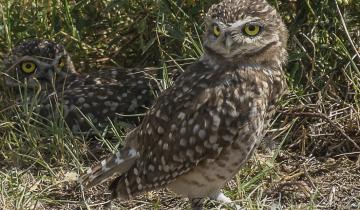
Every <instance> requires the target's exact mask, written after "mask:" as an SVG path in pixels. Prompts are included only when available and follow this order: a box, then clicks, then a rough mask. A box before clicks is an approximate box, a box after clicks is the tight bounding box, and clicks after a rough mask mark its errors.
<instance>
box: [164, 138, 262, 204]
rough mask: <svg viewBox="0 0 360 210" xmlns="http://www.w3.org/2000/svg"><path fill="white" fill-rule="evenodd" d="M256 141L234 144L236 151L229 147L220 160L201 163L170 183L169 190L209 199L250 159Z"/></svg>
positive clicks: (251, 139) (252, 139)
mask: <svg viewBox="0 0 360 210" xmlns="http://www.w3.org/2000/svg"><path fill="white" fill-rule="evenodd" d="M256 139H257V138H256V137H255V135H252V137H251V138H250V139H248V140H247V141H244V140H243V142H240V141H239V142H236V143H234V144H236V146H234V147H236V149H234V148H233V147H228V148H226V149H224V150H223V151H222V153H221V155H220V156H219V158H218V159H216V160H206V161H204V162H201V163H200V164H199V165H198V166H197V167H196V168H195V169H194V170H192V171H190V172H188V173H186V174H184V175H181V176H179V177H178V178H177V179H176V180H175V181H174V182H172V183H170V184H169V185H168V188H169V189H170V190H171V191H173V192H175V193H176V194H180V195H183V196H186V197H189V198H202V197H208V196H210V195H212V194H213V193H215V192H218V191H219V190H220V189H221V188H222V187H223V186H224V185H225V184H226V182H227V181H229V180H230V179H231V178H232V177H233V176H234V175H235V174H236V173H237V172H238V171H239V169H240V167H241V166H243V165H244V163H245V162H246V161H247V160H248V159H249V158H250V156H251V154H252V153H253V151H254V150H255V147H256V142H257V141H256ZM248 149H249V150H250V151H251V152H250V153H249V151H248ZM209 183H211V184H209Z"/></svg>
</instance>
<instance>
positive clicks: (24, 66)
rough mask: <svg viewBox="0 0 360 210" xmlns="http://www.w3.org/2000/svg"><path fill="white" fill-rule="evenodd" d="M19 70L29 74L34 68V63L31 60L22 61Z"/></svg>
mask: <svg viewBox="0 0 360 210" xmlns="http://www.w3.org/2000/svg"><path fill="white" fill-rule="evenodd" d="M21 70H22V71H23V72H25V73H27V74H31V73H33V72H34V71H35V70H36V64H35V63H34V62H31V61H25V62H22V63H21Z"/></svg>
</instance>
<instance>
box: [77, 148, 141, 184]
mask: <svg viewBox="0 0 360 210" xmlns="http://www.w3.org/2000/svg"><path fill="white" fill-rule="evenodd" d="M138 157H139V154H138V153H137V151H136V150H135V149H131V148H122V149H120V151H118V152H117V153H115V154H114V155H112V156H111V157H109V158H108V159H105V160H103V161H101V162H100V163H98V164H97V165H95V166H94V167H92V168H90V169H89V170H88V171H87V173H86V174H84V175H82V176H81V177H80V178H79V180H78V182H79V183H80V184H81V185H83V186H84V187H85V189H89V188H91V187H93V186H96V185H98V184H101V183H103V182H105V181H106V180H107V179H108V178H110V177H112V176H114V175H121V174H123V173H125V172H127V171H128V170H129V169H130V167H131V166H132V165H133V164H134V163H135V160H136V159H137V158H138Z"/></svg>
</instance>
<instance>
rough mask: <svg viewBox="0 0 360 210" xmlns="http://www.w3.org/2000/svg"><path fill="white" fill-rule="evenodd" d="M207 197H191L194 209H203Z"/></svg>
mask: <svg viewBox="0 0 360 210" xmlns="http://www.w3.org/2000/svg"><path fill="white" fill-rule="evenodd" d="M204 201H205V198H190V202H191V209H192V210H202V209H203V205H204Z"/></svg>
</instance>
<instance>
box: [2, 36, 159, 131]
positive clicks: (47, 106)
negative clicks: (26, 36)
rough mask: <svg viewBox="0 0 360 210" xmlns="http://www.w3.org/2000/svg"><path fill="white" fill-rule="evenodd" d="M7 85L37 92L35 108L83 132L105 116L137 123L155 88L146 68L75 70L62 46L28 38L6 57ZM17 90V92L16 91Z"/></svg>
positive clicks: (5, 73) (46, 115)
mask: <svg viewBox="0 0 360 210" xmlns="http://www.w3.org/2000/svg"><path fill="white" fill-rule="evenodd" d="M4 63H5V72H4V73H3V79H4V83H5V84H6V86H7V87H12V88H13V89H15V92H16V90H20V91H18V94H21V91H24V90H23V88H19V87H26V91H27V92H28V93H30V94H28V95H32V96H34V95H37V96H39V98H40V99H39V100H40V101H39V112H40V114H41V115H42V116H44V117H46V118H47V119H52V118H53V117H59V116H58V115H59V113H60V115H62V116H61V117H63V118H64V119H65V121H66V123H67V125H68V126H69V127H70V129H71V130H72V131H73V132H76V133H78V132H87V131H89V130H90V129H91V126H90V125H89V120H91V122H92V123H93V124H94V125H97V126H100V127H104V126H105V125H107V124H108V119H110V120H112V121H118V120H121V121H125V122H128V123H135V124H137V123H138V116H135V117H130V116H129V115H135V114H141V113H144V112H145V111H146V110H147V107H150V106H151V104H152V103H153V101H154V97H155V93H154V92H153V91H155V92H156V91H157V84H156V82H155V79H154V78H153V77H152V75H151V74H150V73H148V70H147V69H112V70H102V71H97V72H95V73H93V74H79V73H77V72H76V71H75V68H74V65H73V63H72V61H71V57H70V56H69V54H68V53H67V52H66V50H65V49H64V47H63V46H62V45H60V44H57V43H55V42H52V41H46V40H27V41H24V42H22V43H20V44H19V45H17V46H16V47H15V48H14V49H13V50H12V52H11V53H10V54H9V56H8V57H7V58H5V62H4ZM19 92H20V93H19Z"/></svg>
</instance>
